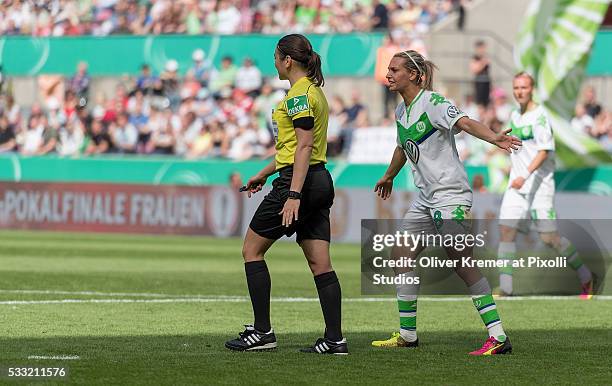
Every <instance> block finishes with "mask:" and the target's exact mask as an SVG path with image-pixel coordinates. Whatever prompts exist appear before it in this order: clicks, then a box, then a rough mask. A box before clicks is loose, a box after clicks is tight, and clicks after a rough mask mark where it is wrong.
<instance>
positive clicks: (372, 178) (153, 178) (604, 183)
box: [0, 154, 612, 195]
mask: <svg viewBox="0 0 612 386" xmlns="http://www.w3.org/2000/svg"><path fill="white" fill-rule="evenodd" d="M268 162H269V161H247V162H231V161H228V160H221V159H211V160H203V161H189V160H184V159H180V158H171V157H169V158H164V157H127V156H126V157H119V156H105V157H90V158H77V159H68V158H62V157H57V156H44V157H21V156H18V155H14V154H13V155H0V180H3V181H15V182H42V181H46V182H100V183H121V184H147V185H190V186H202V185H227V184H228V183H229V177H230V175H231V174H232V173H233V172H238V173H240V174H241V176H242V179H243V181H246V180H247V179H248V178H249V177H250V176H252V175H254V174H255V173H257V172H258V171H259V170H260V169H261V168H263V167H264V166H265V165H266V164H267V163H268ZM327 168H328V169H329V170H330V173H331V175H332V176H333V178H334V183H335V184H336V186H337V187H340V188H365V189H373V188H374V185H375V184H376V182H377V181H378V179H379V178H380V177H381V176H382V175H383V174H384V173H385V170H386V168H387V165H382V164H381V165H377V164H348V163H346V162H343V161H331V162H330V163H328V165H327ZM466 169H467V172H468V178H469V180H470V181H472V179H473V178H474V177H475V176H476V175H480V176H482V177H483V178H484V183H485V185H488V184H489V177H488V176H489V173H488V169H487V167H486V166H468V167H467V168H466ZM271 180H272V179H270V180H268V183H270V182H271ZM555 180H556V182H557V190H560V191H581V192H591V193H595V194H601V195H612V165H607V166H600V167H597V168H584V169H576V170H568V171H557V172H556V173H555ZM395 188H397V189H401V190H410V191H415V187H414V183H413V181H412V173H410V171H409V170H407V168H403V169H402V171H401V172H400V174H399V175H398V176H397V177H396V179H395ZM492 188H493V187H491V186H489V190H490V191H493V190H494V189H492Z"/></svg>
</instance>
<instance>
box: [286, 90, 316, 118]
mask: <svg viewBox="0 0 612 386" xmlns="http://www.w3.org/2000/svg"><path fill="white" fill-rule="evenodd" d="M309 108H310V105H309V104H308V96H307V95H306V94H303V95H297V96H294V97H291V98H289V99H287V115H289V116H290V117H291V116H294V115H296V114H299V113H301V112H302V111H307V110H308V109H309Z"/></svg>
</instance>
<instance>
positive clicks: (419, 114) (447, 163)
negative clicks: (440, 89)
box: [395, 90, 472, 208]
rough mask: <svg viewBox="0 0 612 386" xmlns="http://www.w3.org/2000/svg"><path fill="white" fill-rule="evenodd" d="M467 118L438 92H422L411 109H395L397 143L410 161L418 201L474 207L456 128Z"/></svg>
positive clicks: (404, 105)
mask: <svg viewBox="0 0 612 386" xmlns="http://www.w3.org/2000/svg"><path fill="white" fill-rule="evenodd" d="M466 116H467V115H466V114H465V113H463V112H462V111H460V110H459V109H458V108H457V107H456V106H455V104H454V103H453V102H451V101H449V100H448V99H446V98H444V97H443V96H442V95H440V94H437V93H435V92H431V91H427V90H421V91H420V92H419V93H418V94H417V96H416V97H415V98H414V100H413V101H412V103H410V106H406V104H405V103H404V102H402V103H400V104H399V105H398V106H397V109H396V110H395V122H396V125H397V144H398V146H400V147H401V148H402V149H404V152H405V153H406V157H407V158H408V159H409V160H410V166H411V169H412V175H413V177H414V183H415V185H416V187H417V188H419V197H418V199H417V202H420V203H421V204H422V205H424V206H427V207H430V208H435V207H439V206H448V205H467V206H472V189H471V188H470V184H469V182H468V178H467V174H466V172H465V168H464V167H463V164H462V163H461V161H460V160H459V155H458V154H457V148H456V146H455V138H454V135H455V134H456V133H457V132H458V131H457V130H453V126H455V123H456V122H457V121H458V120H459V118H462V117H466Z"/></svg>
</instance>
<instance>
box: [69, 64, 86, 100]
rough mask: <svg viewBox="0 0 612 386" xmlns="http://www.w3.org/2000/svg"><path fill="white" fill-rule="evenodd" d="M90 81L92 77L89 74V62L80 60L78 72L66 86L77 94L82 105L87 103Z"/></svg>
mask: <svg viewBox="0 0 612 386" xmlns="http://www.w3.org/2000/svg"><path fill="white" fill-rule="evenodd" d="M90 83H91V78H90V77H89V75H88V74H87V62H79V64H78V65H77V73H76V74H75V75H74V76H73V77H72V78H70V80H69V82H68V85H67V87H66V88H67V89H68V90H70V91H72V92H73V93H74V94H75V95H76V97H77V98H78V99H79V104H80V105H81V106H85V105H86V104H87V99H88V97H89V84H90Z"/></svg>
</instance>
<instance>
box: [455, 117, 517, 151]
mask: <svg viewBox="0 0 612 386" xmlns="http://www.w3.org/2000/svg"><path fill="white" fill-rule="evenodd" d="M455 126H456V127H457V128H459V129H461V130H463V131H465V132H466V133H468V134H470V135H473V136H474V137H476V138H480V139H482V140H483V141H487V142H489V143H491V144H493V145H495V146H497V147H499V148H500V149H504V150H505V151H507V152H508V153H511V152H512V150H518V148H519V147H520V146H521V144H522V142H521V140H520V139H518V138H516V137H514V136H512V135H508V134H509V133H510V131H511V129H506V130H504V131H502V132H500V133H496V132H494V131H493V130H491V129H489V128H488V127H486V126H485V125H483V124H482V123H480V122H478V121H475V120H473V119H470V118H468V117H463V118H460V119H459V120H458V121H457V123H455Z"/></svg>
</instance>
